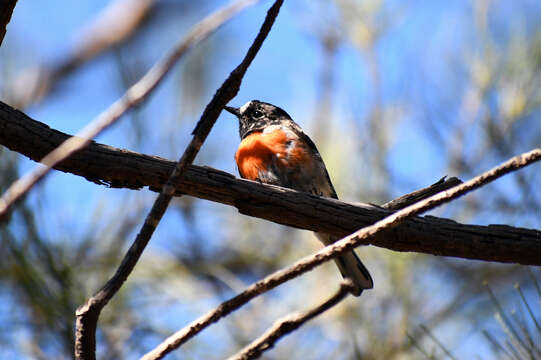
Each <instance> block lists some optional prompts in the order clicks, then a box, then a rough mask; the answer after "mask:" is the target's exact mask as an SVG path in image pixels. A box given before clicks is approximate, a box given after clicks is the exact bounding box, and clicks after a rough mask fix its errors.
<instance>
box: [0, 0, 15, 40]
mask: <svg viewBox="0 0 541 360" xmlns="http://www.w3.org/2000/svg"><path fill="white" fill-rule="evenodd" d="M16 4H17V0H6V1H2V2H1V3H0V45H2V41H4V36H5V35H6V31H7V29H6V28H7V26H8V24H9V21H10V20H11V14H13V9H15V5H16Z"/></svg>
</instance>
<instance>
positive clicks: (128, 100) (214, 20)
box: [0, 0, 257, 221]
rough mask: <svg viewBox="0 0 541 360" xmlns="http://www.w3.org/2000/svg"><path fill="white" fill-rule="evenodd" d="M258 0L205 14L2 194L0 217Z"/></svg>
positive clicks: (235, 4) (237, 3) (239, 2)
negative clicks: (120, 93)
mask: <svg viewBox="0 0 541 360" xmlns="http://www.w3.org/2000/svg"><path fill="white" fill-rule="evenodd" d="M256 1H257V0H240V1H238V2H236V3H234V4H232V5H230V6H228V7H225V8H223V9H222V10H220V11H217V12H215V13H214V14H212V15H210V16H208V17H206V18H205V19H203V20H202V21H201V22H199V23H198V24H197V25H195V26H194V27H193V28H192V30H191V31H190V32H189V33H188V35H187V36H186V37H185V38H184V39H183V40H182V41H181V42H180V43H179V44H177V46H176V47H175V49H174V50H173V51H172V52H171V53H170V54H168V55H167V56H166V57H165V58H164V59H163V60H162V61H160V62H158V63H157V64H156V65H154V66H153V67H152V68H151V69H150V71H149V72H147V73H146V74H145V76H143V77H142V78H141V79H140V80H139V81H138V82H137V83H135V84H134V85H133V86H132V87H130V88H129V89H128V91H126V93H125V94H124V95H123V96H122V97H121V98H120V99H118V100H117V101H116V102H114V103H113V104H112V105H111V106H109V108H108V109H106V110H105V111H104V112H102V113H101V114H100V115H99V116H98V117H97V118H96V119H95V120H93V121H92V122H91V123H90V124H88V125H87V126H85V127H84V128H83V129H82V130H81V131H80V132H79V133H77V136H74V137H71V138H69V139H67V140H66V141H65V142H63V143H62V144H61V145H60V146H58V147H57V148H55V149H54V150H53V151H51V152H50V153H49V154H47V155H46V156H45V157H44V158H43V159H41V163H42V164H43V165H45V166H37V167H36V168H34V170H31V171H30V172H28V173H27V174H26V175H25V176H23V177H22V178H20V179H19V180H17V181H16V182H15V183H13V184H12V185H11V186H10V187H9V189H7V191H6V192H5V193H4V194H3V195H2V197H1V198H0V221H1V220H2V218H3V217H4V216H5V215H6V213H7V211H8V210H9V208H10V207H11V206H12V205H13V204H14V203H15V202H17V201H18V200H20V199H21V198H22V197H24V195H25V194H26V193H27V192H28V191H29V190H30V189H31V188H32V187H33V186H34V185H35V184H37V183H38V182H39V181H40V180H41V179H43V177H45V175H46V174H47V173H48V172H49V170H51V168H52V167H54V166H55V165H56V164H58V163H60V162H62V161H63V160H65V159H67V158H69V157H70V156H71V155H73V154H74V153H75V152H77V151H79V150H81V149H83V148H85V147H86V146H88V144H89V143H90V141H91V139H93V138H94V137H96V136H97V135H99V134H100V133H101V132H103V131H104V130H105V129H107V128H108V127H110V126H111V125H113V124H114V123H115V122H116V121H117V120H118V119H120V118H121V117H122V116H123V115H124V114H125V113H126V112H127V111H128V110H130V109H132V108H133V107H135V106H137V105H139V104H141V103H142V102H143V101H144V100H146V99H147V98H148V96H149V95H150V94H151V93H152V92H153V90H154V89H155V88H156V87H157V86H158V85H159V84H160V82H161V81H162V79H163V78H164V77H165V75H167V73H169V71H170V70H171V69H172V67H173V65H174V64H175V63H176V62H177V61H178V59H179V58H180V57H181V56H183V55H184V54H185V53H186V52H187V51H188V50H189V49H190V48H191V47H192V46H193V45H194V44H196V43H198V42H200V41H201V40H203V39H205V38H207V37H208V36H209V35H210V34H212V33H213V32H214V31H215V30H216V29H217V28H219V27H220V26H221V25H222V24H223V23H225V22H226V21H227V20H229V19H230V18H231V17H233V16H234V15H235V14H237V13H238V12H240V11H241V10H243V9H244V8H246V7H247V6H249V5H251V4H253V3H254V2H256Z"/></svg>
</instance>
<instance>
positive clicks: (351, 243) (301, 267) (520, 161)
mask: <svg viewBox="0 0 541 360" xmlns="http://www.w3.org/2000/svg"><path fill="white" fill-rule="evenodd" d="M540 159H541V149H535V150H532V151H530V152H527V153H524V154H521V155H518V156H515V157H513V158H511V159H510V160H508V161H506V162H504V163H503V164H501V165H499V166H497V167H495V168H493V169H491V170H489V171H486V172H484V173H483V174H481V175H479V176H477V177H475V178H473V179H471V180H469V181H467V182H465V183H463V184H460V185H457V186H455V187H453V188H451V189H449V190H447V191H444V192H441V193H438V194H436V195H433V196H431V197H430V198H428V199H426V200H423V201H421V202H419V203H417V204H413V205H410V206H408V207H406V208H404V209H402V210H400V211H398V212H396V213H393V214H391V215H389V216H387V217H385V218H383V219H382V220H380V221H378V222H376V223H375V224H374V225H370V226H367V227H364V228H362V229H360V230H358V231H357V232H355V233H353V234H351V235H349V236H347V237H345V238H343V239H342V240H339V241H337V242H336V243H334V244H332V245H329V246H327V247H325V248H323V249H321V250H320V251H318V252H317V253H315V254H313V255H310V256H307V257H304V258H302V259H301V260H299V261H297V262H296V263H295V264H293V265H292V266H290V267H288V268H287V269H282V270H278V271H276V272H274V273H272V274H271V275H268V276H267V277H265V278H264V279H262V280H260V281H258V282H256V283H254V284H252V285H250V286H249V287H247V288H246V289H245V290H244V291H243V292H241V293H240V294H238V295H236V296H235V297H233V298H231V299H229V300H227V301H224V302H223V303H221V304H220V305H219V306H218V307H217V308H215V309H213V310H211V311H209V312H207V313H206V314H205V315H203V316H201V317H199V318H198V319H196V320H194V321H192V322H191V323H190V324H188V325H187V326H186V327H184V328H183V329H181V330H179V331H177V332H176V333H174V334H173V335H171V336H170V337H168V338H167V339H166V340H165V341H163V342H162V343H161V344H160V345H159V346H158V347H157V348H156V350H158V349H160V351H164V352H169V351H171V350H173V349H175V348H177V347H179V346H180V345H182V344H183V343H185V342H186V341H188V340H189V339H191V338H192V337H194V336H195V335H196V334H198V333H199V332H201V331H202V330H203V329H205V328H206V327H208V326H209V325H211V324H212V323H214V322H217V321H218V320H220V319H221V318H223V317H225V316H227V315H228V314H230V313H231V312H233V311H235V310H236V309H238V308H240V307H241V306H243V305H244V304H246V303H248V302H249V301H250V300H252V299H253V298H255V297H256V296H258V295H260V294H262V293H264V292H267V291H269V290H271V289H273V288H275V287H276V286H278V285H280V284H282V283H284V282H286V281H288V280H291V279H293V278H295V277H298V276H299V275H301V274H303V273H305V272H307V271H310V270H312V269H313V268H315V267H316V266H318V265H320V264H322V263H324V262H326V261H329V260H331V259H333V258H335V257H337V256H339V255H340V254H343V253H345V252H347V251H350V250H352V249H353V248H355V247H357V246H359V245H362V244H366V243H369V240H370V238H371V237H374V236H376V235H377V234H378V233H381V232H383V231H385V230H387V229H390V228H393V227H395V226H397V225H398V224H400V223H401V222H403V221H405V220H406V219H408V218H410V217H412V216H415V215H418V214H420V213H422V212H424V211H428V210H430V209H433V208H435V207H437V206H439V205H441V204H443V203H446V202H449V201H451V200H452V199H455V198H457V197H459V196H462V195H464V194H466V193H467V192H469V191H472V190H474V189H477V188H479V187H481V186H483V185H485V184H487V183H489V182H491V181H493V180H495V179H497V178H499V177H501V176H503V175H505V174H507V173H509V172H511V171H514V170H518V169H520V168H522V167H524V166H527V165H529V164H531V163H533V162H535V161H538V160H540Z"/></svg>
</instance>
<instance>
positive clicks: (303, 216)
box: [0, 102, 541, 265]
mask: <svg viewBox="0 0 541 360" xmlns="http://www.w3.org/2000/svg"><path fill="white" fill-rule="evenodd" d="M68 137H69V135H67V134H64V133H61V132H59V131H56V130H53V129H50V128H49V127H48V126H47V125H45V124H43V123H40V122H37V121H35V120H32V119H30V118H29V117H28V116H26V115H25V114H23V113H22V112H20V111H17V110H14V109H12V108H11V107H9V106H8V105H6V104H3V103H2V102H0V144H2V145H4V146H6V147H8V148H10V149H11V150H14V151H17V152H19V153H21V154H24V155H26V156H28V157H29V158H31V159H33V160H35V161H39V160H40V159H41V158H42V157H43V156H45V155H46V154H47V153H48V152H50V151H51V150H52V149H54V148H55V147H56V146H57V145H58V144H60V143H62V142H63V141H64V140H65V139H66V138H68ZM174 166H175V163H174V162H172V161H167V160H165V159H162V158H159V157H154V156H148V155H143V154H139V153H135V152H132V151H128V150H122V149H116V148H113V147H110V146H106V145H101V144H97V143H94V142H92V143H91V144H90V145H89V146H88V147H87V148H86V149H84V150H82V151H80V152H78V153H76V154H74V155H73V156H72V157H71V158H69V159H67V160H66V161H63V162H62V163H61V164H59V165H57V166H56V167H55V169H57V170H60V171H64V172H69V173H72V174H76V175H79V176H83V177H84V178H86V179H87V180H89V181H93V182H95V183H98V184H106V185H109V186H111V187H119V188H120V187H124V188H130V189H140V188H142V187H145V186H148V187H150V189H151V190H155V191H156V190H157V189H161V188H162V186H163V184H164V183H165V181H166V180H167V178H168V176H169V174H170V173H171V171H172V170H173V168H174ZM455 182H456V181H455ZM453 183H454V182H453V179H452V178H451V179H449V180H447V182H446V184H447V185H445V186H443V187H442V188H441V189H445V188H446V186H448V185H449V184H453ZM442 185H443V184H442ZM175 187H176V191H177V193H182V194H187V195H191V196H196V197H198V198H201V199H206V200H211V201H215V202H219V203H222V204H226V205H230V206H235V207H236V208H237V209H239V211H240V212H241V213H243V214H246V215H249V216H255V217H259V218H261V219H266V220H269V221H274V222H277V223H279V224H283V225H288V226H294V227H297V228H302V229H307V230H313V231H322V232H326V233H329V234H332V235H335V236H336V237H344V236H346V235H348V234H351V233H352V232H354V231H355V230H357V229H359V228H361V227H363V226H367V225H371V224H373V223H375V222H376V221H378V220H380V219H382V218H383V217H384V216H386V215H387V214H388V212H387V211H385V210H384V209H382V208H379V207H375V206H371V205H368V204H355V205H354V204H348V203H344V202H341V201H338V200H333V199H326V198H319V197H317V196H313V195H310V194H305V193H301V192H297V191H294V190H290V189H285V188H279V187H276V186H271V185H261V184H259V183H256V182H252V181H247V180H241V179H236V178H235V177H234V176H233V175H231V174H228V173H225V172H223V171H219V170H215V169H212V168H209V167H199V166H191V167H190V168H189V169H188V170H187V171H186V174H185V175H184V177H183V178H182V180H181V181H180V182H178V183H176V184H175ZM431 188H432V187H429V189H431ZM415 193H417V192H415ZM428 193H430V192H428ZM402 198H403V197H402ZM410 198H411V196H408V197H406V202H405V203H408V201H409V200H411V199H410ZM408 199H409V200H408ZM417 199H418V197H417V196H414V197H413V200H417ZM399 204H403V203H402V201H401V202H399ZM388 206H390V207H391V208H392V209H396V201H393V202H390V203H387V204H385V205H384V207H388ZM367 243H370V244H371V245H375V246H379V247H384V248H387V249H391V250H394V251H415V252H422V253H427V254H433V255H439V256H455V257H461V258H465V259H477V260H485V261H500V262H512V263H520V264H525V265H541V258H540V256H539V254H541V232H540V231H538V230H529V229H522V228H516V227H511V226H503V225H497V226H495V225H490V226H479V225H465V224H460V223H457V222H455V221H453V220H450V219H442V218H436V217H433V216H426V217H422V218H421V217H415V218H413V219H410V220H408V221H406V222H405V223H403V224H402V225H400V226H398V227H397V228H396V229H392V230H388V231H386V232H385V234H382V235H379V236H376V237H374V238H372V239H371V240H370V241H369V242H367Z"/></svg>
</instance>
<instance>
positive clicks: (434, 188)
mask: <svg viewBox="0 0 541 360" xmlns="http://www.w3.org/2000/svg"><path fill="white" fill-rule="evenodd" d="M461 183H462V181H461V180H460V179H458V178H456V177H452V178H449V179H447V177H446V176H445V177H442V178H441V179H440V180H438V181H436V182H435V183H434V184H432V185H430V186H427V187H425V188H422V189H419V190H417V191H414V192H412V193H409V194H406V195H403V196H401V197H399V198H396V199H394V200H391V201H389V202H386V203H385V204H383V205H381V207H383V208H385V209H388V210H400V209H403V208H405V207H406V206H410V205H412V204H415V203H416V202H419V201H421V200H424V199H427V198H429V197H431V196H432V195H435V194H437V193H439V192H442V191H444V190H447V189H450V188H452V187H453V186H456V185H458V184H461Z"/></svg>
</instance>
